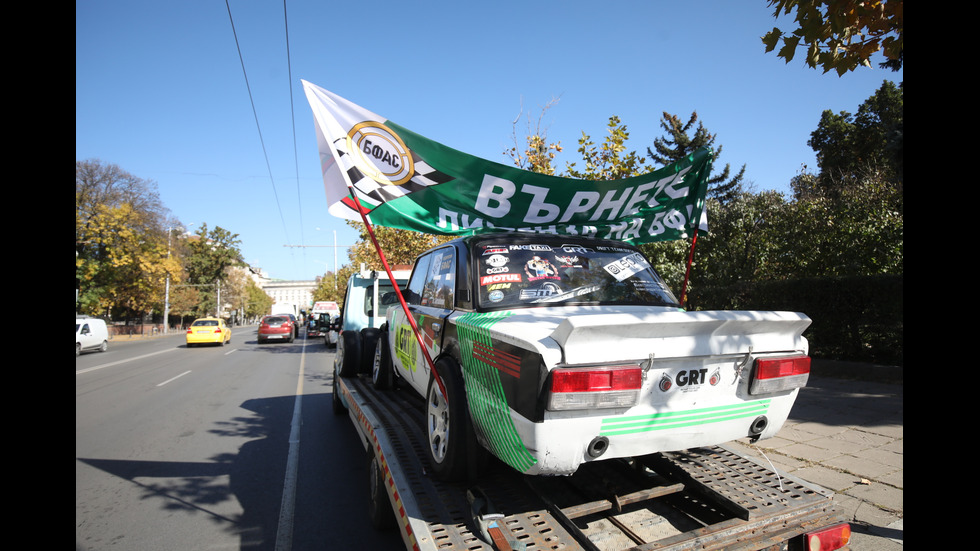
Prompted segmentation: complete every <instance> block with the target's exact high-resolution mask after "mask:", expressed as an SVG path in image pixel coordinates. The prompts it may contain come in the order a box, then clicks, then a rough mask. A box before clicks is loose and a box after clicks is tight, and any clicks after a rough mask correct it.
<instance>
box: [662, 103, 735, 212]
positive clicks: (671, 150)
mask: <svg viewBox="0 0 980 551" xmlns="http://www.w3.org/2000/svg"><path fill="white" fill-rule="evenodd" d="M694 123H697V125H698V126H697V129H696V130H695V131H694V135H693V136H690V135H689V132H690V131H691V129H692V128H694ZM660 127H661V128H663V129H664V131H665V132H666V133H667V135H666V136H664V137H662V138H657V139H655V140H654V141H653V147H654V149H650V148H649V147H648V148H647V156H648V157H649V158H650V159H651V160H653V161H654V162H656V163H658V164H660V165H661V166H667V165H669V164H671V163H675V162H677V161H679V160H681V159H683V158H684V157H687V156H688V155H690V154H691V153H694V152H695V151H697V150H699V149H701V148H702V147H711V148H714V143H715V139H716V138H717V136H716V135H715V134H711V133H709V132H708V130H707V129H706V128H705V127H704V124H702V123H701V122H698V113H697V111H695V112H694V113H691V117H690V118H689V119H688V120H687V122H686V123H683V124H682V123H681V119H680V117H678V116H677V115H672V114H670V113H667V112H666V111H665V112H664V113H663V117H662V118H661V119H660ZM721 150H722V146H718V147H717V148H716V149H714V159H715V160H717V159H718V158H719V157H721ZM730 174H731V166H729V165H727V164H726V165H725V168H724V169H723V170H722V171H721V174H718V175H716V176H712V177H710V178H709V179H708V196H709V197H713V198H715V199H717V200H718V201H719V202H720V203H721V204H725V203H727V202H728V201H730V200H731V199H732V198H734V197H736V196H737V195H738V194H740V193H741V192H742V179H743V178H744V177H745V165H742V168H741V170H739V171H738V174H736V175H735V176H732V177H731V178H729V175H730Z"/></svg>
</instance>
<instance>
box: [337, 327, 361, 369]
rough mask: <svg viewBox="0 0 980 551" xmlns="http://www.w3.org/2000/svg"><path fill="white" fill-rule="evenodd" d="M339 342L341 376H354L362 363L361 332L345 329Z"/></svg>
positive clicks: (338, 357)
mask: <svg viewBox="0 0 980 551" xmlns="http://www.w3.org/2000/svg"><path fill="white" fill-rule="evenodd" d="M340 337H341V338H340V342H338V343H337V362H338V364H339V365H340V376H341V377H354V376H355V375H357V370H358V368H359V367H360V364H361V334H360V333H358V332H357V331H344V332H343V333H342V334H341V335H340Z"/></svg>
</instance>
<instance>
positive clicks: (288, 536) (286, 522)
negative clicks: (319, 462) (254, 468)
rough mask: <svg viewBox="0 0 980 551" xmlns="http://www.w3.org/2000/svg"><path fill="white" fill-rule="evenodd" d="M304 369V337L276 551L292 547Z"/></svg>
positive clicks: (290, 431)
mask: <svg viewBox="0 0 980 551" xmlns="http://www.w3.org/2000/svg"><path fill="white" fill-rule="evenodd" d="M305 369H306V339H303V348H302V352H301V353H300V356H299V379H298V380H297V381H296V402H294V404H293V419H292V421H291V422H290V430H289V454H288V455H287V456H286V480H285V482H283V488H282V505H281V506H280V508H279V529H278V531H277V532H276V551H290V550H291V549H292V548H293V511H294V510H295V507H296V479H297V477H298V474H299V429H300V425H302V421H303V415H302V411H303V378H304V375H303V371H304V370H305Z"/></svg>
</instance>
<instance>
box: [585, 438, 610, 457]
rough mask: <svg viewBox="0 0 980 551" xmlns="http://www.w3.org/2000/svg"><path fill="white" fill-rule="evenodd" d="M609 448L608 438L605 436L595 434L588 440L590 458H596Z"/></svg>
mask: <svg viewBox="0 0 980 551" xmlns="http://www.w3.org/2000/svg"><path fill="white" fill-rule="evenodd" d="M608 449H609V439H608V438H606V437H605V436H596V437H595V438H593V439H592V441H591V442H589V447H588V450H587V451H588V454H589V457H591V458H592V459H596V458H597V457H599V456H601V455H602V454H604V453H606V450H608Z"/></svg>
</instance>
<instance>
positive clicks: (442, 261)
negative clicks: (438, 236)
mask: <svg viewBox="0 0 980 551" xmlns="http://www.w3.org/2000/svg"><path fill="white" fill-rule="evenodd" d="M427 272H428V275H427V277H426V279H425V286H424V287H423V289H422V302H421V304H422V305H423V306H431V307H433V308H445V309H451V308H453V306H454V305H455V294H456V250H455V249H453V248H452V247H447V248H444V249H439V250H437V251H435V252H434V253H432V263H431V264H430V265H429V269H428V270H427Z"/></svg>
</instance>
